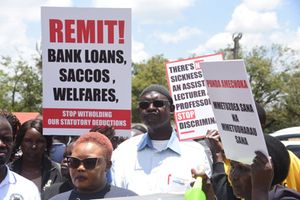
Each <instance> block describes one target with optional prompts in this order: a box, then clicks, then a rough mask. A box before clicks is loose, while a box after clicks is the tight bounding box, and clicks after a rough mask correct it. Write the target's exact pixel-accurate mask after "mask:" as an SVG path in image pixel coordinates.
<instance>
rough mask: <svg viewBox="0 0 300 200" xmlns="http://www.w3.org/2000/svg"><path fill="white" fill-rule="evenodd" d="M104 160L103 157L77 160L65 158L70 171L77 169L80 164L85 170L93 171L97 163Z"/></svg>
mask: <svg viewBox="0 0 300 200" xmlns="http://www.w3.org/2000/svg"><path fill="white" fill-rule="evenodd" d="M102 160H105V158H104V157H99V158H85V159H82V160H81V159H79V158H76V157H71V156H70V157H67V163H68V166H69V167H70V168H72V169H77V168H78V167H79V166H80V164H81V163H82V164H83V166H84V168H85V169H87V170H92V169H95V167H96V166H97V164H98V162H99V161H102Z"/></svg>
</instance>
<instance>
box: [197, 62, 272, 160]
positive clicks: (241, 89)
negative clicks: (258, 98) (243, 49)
mask: <svg viewBox="0 0 300 200" xmlns="http://www.w3.org/2000/svg"><path fill="white" fill-rule="evenodd" d="M201 67H202V70H203V75H204V78H205V81H206V86H207V91H208V95H209V98H210V100H211V103H212V108H213V112H214V115H215V119H216V122H217V125H218V130H219V132H220V136H221V140H222V143H223V145H224V151H225V154H226V157H227V158H228V159H231V160H236V161H239V162H242V163H246V164H251V163H252V160H253V158H254V157H255V151H256V150H259V151H261V152H263V153H264V154H265V155H268V151H267V147H266V143H265V140H264V136H263V131H262V128H261V125H260V122H259V118H258V114H257V110H256V106H255V102H254V99H253V95H252V91H251V86H250V83H249V81H248V76H247V72H246V68H245V65H244V61H242V60H234V61H220V62H205V63H201Z"/></svg>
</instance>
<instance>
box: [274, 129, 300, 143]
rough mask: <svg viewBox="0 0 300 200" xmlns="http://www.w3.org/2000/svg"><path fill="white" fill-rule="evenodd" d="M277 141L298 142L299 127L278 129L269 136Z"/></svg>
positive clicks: (299, 135)
mask: <svg viewBox="0 0 300 200" xmlns="http://www.w3.org/2000/svg"><path fill="white" fill-rule="evenodd" d="M270 135H271V136H273V137H276V138H278V139H279V140H297V139H299V140H300V126H295V127H289V128H284V129H280V130H278V131H275V132H274V133H271V134H270Z"/></svg>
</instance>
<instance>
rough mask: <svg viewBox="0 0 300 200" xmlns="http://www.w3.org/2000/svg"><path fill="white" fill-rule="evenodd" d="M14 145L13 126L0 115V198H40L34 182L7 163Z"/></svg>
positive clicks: (34, 199)
mask: <svg viewBox="0 0 300 200" xmlns="http://www.w3.org/2000/svg"><path fill="white" fill-rule="evenodd" d="M12 146H13V134H12V128H11V126H10V124H9V122H8V121H7V119H5V118H3V117H0V191H1V192H0V199H1V200H11V199H14V200H39V199H40V193H39V191H38V189H37V187H36V186H35V184H34V183H33V182H31V181H30V180H28V179H26V178H24V177H22V176H20V175H18V174H16V173H14V172H12V171H10V170H9V168H8V167H7V166H6V165H5V163H6V162H7V161H8V159H9V158H10V154H11V152H12Z"/></svg>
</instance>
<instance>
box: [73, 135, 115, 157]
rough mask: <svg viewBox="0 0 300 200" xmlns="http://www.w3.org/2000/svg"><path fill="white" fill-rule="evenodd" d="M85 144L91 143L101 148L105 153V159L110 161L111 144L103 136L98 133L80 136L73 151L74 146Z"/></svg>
mask: <svg viewBox="0 0 300 200" xmlns="http://www.w3.org/2000/svg"><path fill="white" fill-rule="evenodd" d="M85 142H93V143H95V144H97V145H99V146H101V147H103V148H104V149H105V151H106V158H107V159H108V160H111V155H112V151H113V147H112V144H111V142H110V140H109V139H108V138H107V137H106V136H105V135H103V134H101V133H98V132H88V133H85V134H83V135H81V136H80V137H79V138H78V139H77V140H76V141H75V143H74V146H73V149H74V147H75V146H77V145H78V144H81V143H85Z"/></svg>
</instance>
